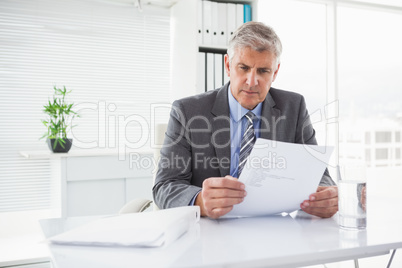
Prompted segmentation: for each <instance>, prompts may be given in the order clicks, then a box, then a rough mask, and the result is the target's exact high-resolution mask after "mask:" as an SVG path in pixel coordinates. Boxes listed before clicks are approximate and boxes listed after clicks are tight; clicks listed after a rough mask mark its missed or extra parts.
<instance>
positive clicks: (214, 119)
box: [153, 22, 338, 218]
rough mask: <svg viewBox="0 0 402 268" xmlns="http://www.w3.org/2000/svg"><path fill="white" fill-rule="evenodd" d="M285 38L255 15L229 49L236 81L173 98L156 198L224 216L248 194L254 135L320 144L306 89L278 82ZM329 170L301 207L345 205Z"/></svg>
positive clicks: (318, 210) (327, 213) (323, 213)
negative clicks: (246, 170) (244, 174)
mask: <svg viewBox="0 0 402 268" xmlns="http://www.w3.org/2000/svg"><path fill="white" fill-rule="evenodd" d="M281 52H282V45H281V42H280V39H279V38H278V36H277V35H276V33H275V32H274V31H273V29H272V28H270V27H268V26H266V25H264V24H263V23H259V22H248V23H245V24H244V25H242V26H241V27H240V28H239V29H237V31H236V32H235V33H234V35H233V37H232V39H231V40H230V42H229V46H228V51H227V54H226V55H225V70H226V73H227V75H228V76H229V78H230V82H229V83H228V84H226V85H224V86H223V87H221V88H219V89H216V90H213V91H209V92H206V93H203V94H200V95H196V96H192V97H188V98H184V99H181V100H177V101H175V102H174V103H173V107H172V110H171V113H170V119H169V123H168V128H167V131H166V135H165V140H164V145H163V147H162V149H161V159H160V161H159V165H158V172H157V175H156V180H155V185H154V187H153V195H154V200H155V202H156V204H157V205H158V207H160V208H170V207H178V206H187V205H198V206H200V208H201V215H202V216H208V217H211V218H219V217H221V216H223V215H225V214H226V213H228V212H229V211H231V210H232V209H233V206H234V205H236V204H239V203H241V202H242V201H243V200H244V198H247V197H246V195H247V193H246V191H245V186H244V184H243V183H241V182H240V181H238V180H237V178H238V176H239V175H240V173H241V170H242V168H243V167H244V165H245V162H246V159H247V155H248V154H249V152H250V150H251V148H252V145H253V143H254V142H255V139H256V138H258V137H261V138H265V139H271V140H276V141H283V142H291V143H304V144H316V143H317V142H316V139H315V131H314V129H313V128H312V126H311V123H310V119H309V116H308V112H307V109H306V104H305V101H304V98H303V96H301V95H299V94H296V93H292V92H288V91H284V90H279V89H275V88H273V87H271V84H272V82H274V81H275V78H276V77H277V75H278V71H279V67H280V56H281ZM334 185H335V183H334V182H333V181H332V179H331V178H330V176H329V174H328V171H327V170H326V171H325V173H324V174H323V176H322V179H321V182H320V186H319V187H318V189H317V191H316V192H315V193H312V194H311V195H310V196H306V200H304V201H303V202H302V203H301V204H300V207H301V209H303V210H304V211H305V212H307V213H309V214H312V215H316V216H319V217H331V216H333V215H334V214H335V213H336V212H337V210H338V190H337V187H336V186H334Z"/></svg>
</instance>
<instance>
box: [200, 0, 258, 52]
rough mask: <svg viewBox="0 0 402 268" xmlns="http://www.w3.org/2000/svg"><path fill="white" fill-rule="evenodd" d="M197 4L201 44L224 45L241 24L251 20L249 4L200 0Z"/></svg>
mask: <svg viewBox="0 0 402 268" xmlns="http://www.w3.org/2000/svg"><path fill="white" fill-rule="evenodd" d="M197 5H198V7H197V9H198V12H199V14H198V16H197V24H198V25H197V26H198V44H199V45H204V46H222V47H224V46H226V45H227V44H228V42H229V40H230V37H231V36H232V35H233V33H234V31H235V30H236V29H237V28H238V27H239V26H240V25H242V24H243V23H245V22H248V21H251V6H250V5H248V4H236V3H221V2H213V1H202V0H198V2H197Z"/></svg>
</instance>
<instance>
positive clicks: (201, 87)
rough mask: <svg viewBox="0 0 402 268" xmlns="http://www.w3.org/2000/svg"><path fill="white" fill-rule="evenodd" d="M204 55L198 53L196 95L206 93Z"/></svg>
mask: <svg viewBox="0 0 402 268" xmlns="http://www.w3.org/2000/svg"><path fill="white" fill-rule="evenodd" d="M205 62H206V55H205V53H204V52H198V75H197V93H202V92H206V91H207V89H206V87H205V83H206V82H205V74H206V68H205Z"/></svg>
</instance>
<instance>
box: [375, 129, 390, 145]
mask: <svg viewBox="0 0 402 268" xmlns="http://www.w3.org/2000/svg"><path fill="white" fill-rule="evenodd" d="M391 134H392V133H391V132H389V131H377V132H376V133H375V142H376V143H390V142H391V137H392V136H391Z"/></svg>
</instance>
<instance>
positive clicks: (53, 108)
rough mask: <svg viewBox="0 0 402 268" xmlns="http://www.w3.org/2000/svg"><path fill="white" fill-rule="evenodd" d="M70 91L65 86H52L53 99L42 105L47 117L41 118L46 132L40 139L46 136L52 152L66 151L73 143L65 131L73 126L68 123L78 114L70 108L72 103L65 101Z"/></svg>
mask: <svg viewBox="0 0 402 268" xmlns="http://www.w3.org/2000/svg"><path fill="white" fill-rule="evenodd" d="M70 92H71V90H70V91H67V89H66V87H63V89H60V88H57V87H56V86H54V94H53V101H51V100H49V102H48V104H47V105H44V108H45V109H44V110H43V111H44V112H45V113H46V114H47V115H48V116H49V118H48V119H47V120H42V123H43V124H44V125H45V126H46V127H47V132H46V133H45V134H44V135H43V136H42V138H41V139H43V138H47V144H48V146H49V148H50V150H52V151H53V152H54V153H67V152H68V151H69V150H70V148H71V145H72V143H73V140H72V139H68V138H67V132H68V131H70V130H71V128H72V127H73V126H70V125H69V124H70V123H71V122H72V120H73V119H74V117H79V115H78V114H77V113H76V112H74V111H73V110H72V109H73V106H74V103H67V102H66V100H65V98H66V95H67V94H68V93H70Z"/></svg>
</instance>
